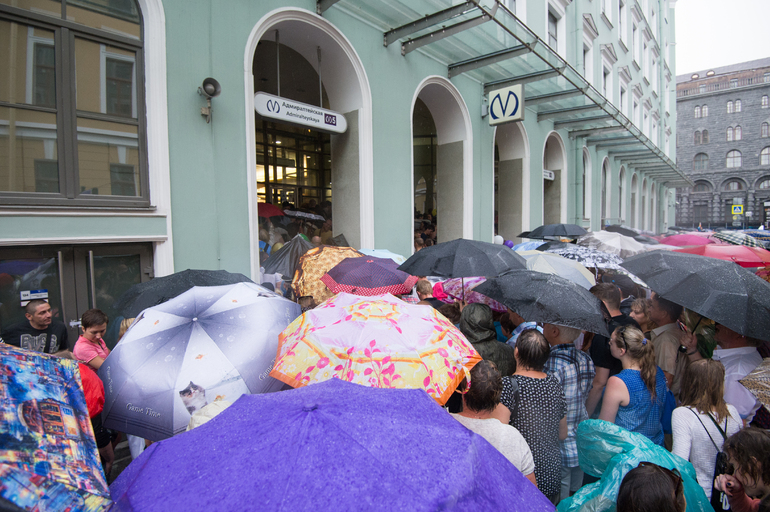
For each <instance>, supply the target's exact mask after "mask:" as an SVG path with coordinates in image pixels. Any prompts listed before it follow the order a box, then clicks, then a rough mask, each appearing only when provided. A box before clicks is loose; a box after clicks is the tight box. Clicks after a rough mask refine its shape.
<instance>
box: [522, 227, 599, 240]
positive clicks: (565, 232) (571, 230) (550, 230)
mask: <svg viewBox="0 0 770 512" xmlns="http://www.w3.org/2000/svg"><path fill="white" fill-rule="evenodd" d="M586 233H588V231H586V230H585V229H583V228H581V227H580V226H578V225H577V224H546V225H544V226H540V227H537V228H535V229H533V230H532V231H530V232H529V234H528V235H526V237H527V238H545V237H547V236H559V237H560V236H565V237H571V238H576V237H579V236H581V235H585V234H586ZM522 236H524V233H522V234H520V235H519V237H522Z"/></svg>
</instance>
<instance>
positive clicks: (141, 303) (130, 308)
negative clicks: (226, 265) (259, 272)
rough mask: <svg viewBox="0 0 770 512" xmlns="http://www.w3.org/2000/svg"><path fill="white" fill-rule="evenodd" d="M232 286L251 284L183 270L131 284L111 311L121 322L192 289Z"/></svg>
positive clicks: (215, 273)
mask: <svg viewBox="0 0 770 512" xmlns="http://www.w3.org/2000/svg"><path fill="white" fill-rule="evenodd" d="M235 283H253V281H252V280H251V279H249V278H248V277H246V276H244V275H243V274H233V273H230V272H228V271H226V270H189V269H188V270H183V271H182V272H176V273H175V274H171V275H170V276H165V277H156V278H155V279H151V280H149V281H147V282H145V283H139V284H135V285H134V286H132V287H131V288H129V289H128V290H126V292H125V293H124V294H123V295H121V296H120V297H119V298H118V300H116V301H115V304H114V305H113V308H114V309H115V310H116V311H120V312H121V314H122V315H123V316H124V317H125V318H135V317H137V316H139V313H141V312H142V311H144V310H145V309H147V308H149V307H152V306H157V305H158V304H163V303H164V302H166V301H167V300H169V299H173V298H174V297H176V296H177V295H179V294H181V293H184V292H186V291H187V290H189V289H190V288H192V287H193V286H222V285H226V284H235Z"/></svg>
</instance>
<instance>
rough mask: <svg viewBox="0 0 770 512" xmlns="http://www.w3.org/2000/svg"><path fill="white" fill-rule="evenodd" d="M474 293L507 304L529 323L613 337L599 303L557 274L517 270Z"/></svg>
mask: <svg viewBox="0 0 770 512" xmlns="http://www.w3.org/2000/svg"><path fill="white" fill-rule="evenodd" d="M473 291H475V292H479V293H482V294H484V295H486V296H487V297H490V298H492V299H494V300H496V301H497V302H500V303H502V304H505V305H506V306H508V307H509V308H511V309H512V310H513V311H515V312H516V313H518V314H519V315H521V316H522V317H523V318H526V319H527V321H528V322H545V323H549V324H554V325H563V326H565V327H574V328H576V329H580V330H581V331H590V332H595V333H597V334H601V335H603V336H608V337H609V335H610V333H609V332H607V325H606V324H605V323H604V315H602V309H601V302H599V299H597V298H596V297H594V296H593V294H592V293H591V292H589V291H588V290H586V289H585V288H583V287H582V286H580V285H577V284H575V283H573V282H572V281H569V280H567V279H564V278H563V277H560V276H557V275H554V274H544V273H542V272H536V271H534V270H513V271H511V272H509V273H507V274H505V275H504V276H501V277H498V278H495V279H488V280H487V281H486V282H484V283H481V284H480V285H478V286H476V287H475V288H474V289H473Z"/></svg>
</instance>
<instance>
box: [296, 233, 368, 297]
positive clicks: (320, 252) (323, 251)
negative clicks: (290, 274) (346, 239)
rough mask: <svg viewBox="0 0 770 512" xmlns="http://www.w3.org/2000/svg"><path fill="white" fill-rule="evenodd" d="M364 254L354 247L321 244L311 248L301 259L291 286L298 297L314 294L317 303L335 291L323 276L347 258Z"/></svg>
mask: <svg viewBox="0 0 770 512" xmlns="http://www.w3.org/2000/svg"><path fill="white" fill-rule="evenodd" d="M361 256H363V254H361V253H360V252H358V251H357V250H355V249H353V248H352V247H335V246H333V245H321V246H319V247H316V248H314V249H310V250H309V251H307V252H306V253H305V254H303V255H302V257H301V258H300V259H299V264H298V266H299V268H297V271H296V272H295V273H294V279H293V280H292V282H291V286H292V288H293V289H294V293H295V294H296V295H297V297H302V296H305V295H312V296H313V299H315V303H316V304H320V303H322V302H323V301H325V300H326V299H328V298H330V297H332V296H333V295H334V293H333V292H332V291H331V290H329V288H327V287H326V285H325V284H324V283H323V282H322V281H321V277H322V276H323V275H324V274H325V273H327V272H328V271H329V270H331V269H332V268H334V266H335V265H337V263H339V262H340V261H342V260H344V259H345V258H360V257H361Z"/></svg>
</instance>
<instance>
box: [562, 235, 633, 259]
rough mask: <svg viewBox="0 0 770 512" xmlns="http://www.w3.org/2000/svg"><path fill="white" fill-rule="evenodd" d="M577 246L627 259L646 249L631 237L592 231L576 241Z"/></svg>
mask: <svg viewBox="0 0 770 512" xmlns="http://www.w3.org/2000/svg"><path fill="white" fill-rule="evenodd" d="M577 243H578V245H582V246H583V247H588V248H591V249H596V250H598V251H604V252H609V253H611V254H616V255H618V256H620V257H621V258H628V257H629V256H633V255H634V254H639V253H640V252H643V251H645V250H647V248H646V247H645V246H644V245H643V244H640V243H639V242H637V241H636V240H634V239H633V238H631V237H628V236H623V235H621V234H620V233H612V232H609V231H594V232H593V233H589V234H587V235H585V236H581V237H580V238H579V239H578V242H577Z"/></svg>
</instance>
